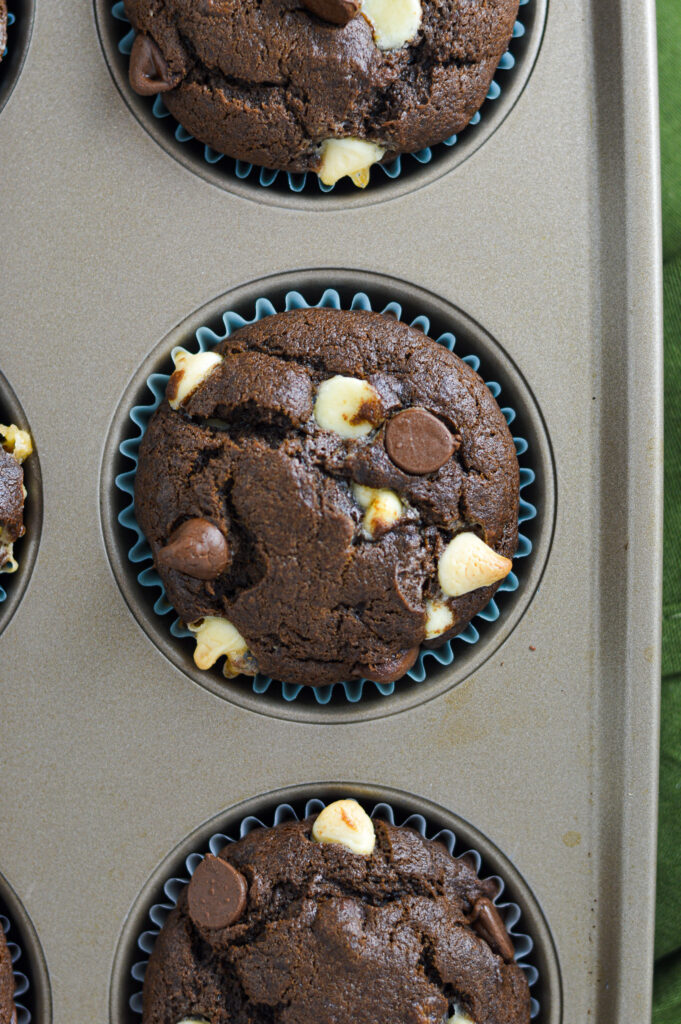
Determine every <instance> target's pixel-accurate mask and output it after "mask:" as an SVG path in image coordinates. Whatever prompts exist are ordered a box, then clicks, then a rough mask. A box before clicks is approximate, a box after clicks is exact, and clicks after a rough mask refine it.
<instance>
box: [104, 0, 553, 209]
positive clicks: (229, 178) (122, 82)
mask: <svg viewBox="0 0 681 1024" xmlns="http://www.w3.org/2000/svg"><path fill="white" fill-rule="evenodd" d="M93 5H94V14H95V23H96V26H97V35H98V38H99V43H100V46H101V50H102V54H103V57H104V60H105V62H106V65H107V68H108V70H109V73H110V75H111V78H112V79H113V82H114V84H115V86H116V89H117V90H118V92H119V93H120V95H121V98H122V99H123V101H124V103H125V105H126V106H127V108H128V110H129V112H130V113H131V114H132V116H133V117H134V118H135V120H136V121H137V122H138V123H139V124H140V126H141V127H142V128H143V129H144V131H145V132H146V133H147V135H149V136H150V137H151V138H152V139H153V140H154V142H156V143H157V145H158V146H160V147H161V149H163V150H164V151H165V153H166V154H167V155H168V156H170V157H172V158H173V159H174V160H176V161H177V162H178V163H179V164H181V165H182V166H183V167H184V168H185V169H186V170H188V171H190V172H191V173H192V174H194V175H197V176H198V177H200V178H203V180H204V181H207V182H209V183H210V184H212V185H214V186H216V187H217V188H219V189H221V190H222V191H227V192H232V193H234V194H235V195H237V196H239V197H241V198H242V199H248V200H250V201H251V202H255V203H264V204H265V205H271V206H277V207H283V208H285V209H290V210H307V211H311V210H314V211H315V212H316V211H320V212H333V211H339V210H356V209H359V208H362V207H367V206H373V205H376V204H377V203H382V202H389V201H390V200H391V199H396V198H399V197H401V196H404V195H408V194H411V193H412V192H415V191H418V190H419V189H421V188H423V187H425V186H427V185H430V184H432V183H433V182H435V181H437V180H438V179H439V178H441V177H443V176H444V175H445V174H448V173H449V172H451V171H453V170H454V169H455V168H457V167H459V166H460V165H461V164H463V163H464V162H465V161H466V160H468V159H469V158H470V157H471V156H473V154H474V153H476V152H477V151H478V150H479V149H480V148H481V147H482V146H483V145H484V144H485V143H486V142H487V141H488V140H489V139H490V138H491V137H492V135H494V134H495V132H496V131H497V129H498V128H500V127H501V125H502V124H503V123H504V122H505V120H506V118H507V117H508V116H509V115H510V114H511V112H512V111H513V108H514V107H515V105H516V103H517V102H518V100H519V99H520V97H521V96H522V94H523V92H524V90H525V87H526V85H527V83H528V82H529V80H530V78H531V77H532V73H533V71H534V67H535V65H536V63H537V59H538V57H539V53H540V51H541V47H542V42H543V39H544V34H545V32H546V24H547V19H548V10H549V0H530V3H528V5H527V6H528V8H529V14H528V19H527V20H528V21H529V27H528V28H527V30H526V32H525V35H524V36H523V39H522V42H523V45H524V48H525V50H526V52H524V53H523V56H522V64H523V67H522V68H517V69H514V71H515V74H514V75H513V78H512V80H511V81H510V82H509V83H508V84H507V85H506V86H505V87H504V89H502V92H501V95H500V96H499V98H498V99H497V100H494V101H493V107H492V109H491V110H489V109H487V110H486V111H485V117H484V120H483V122H481V123H480V124H479V125H475V126H474V127H475V130H474V131H473V132H469V127H470V125H469V126H467V127H466V128H464V129H462V133H461V138H459V139H458V141H457V143H456V145H455V146H453V147H452V148H451V149H448V150H446V151H445V152H438V153H437V154H436V156H435V157H434V159H433V160H431V161H430V162H429V163H427V164H423V165H420V166H414V167H409V168H408V169H407V171H406V172H405V171H404V170H403V171H402V173H401V174H399V175H398V176H397V177H396V178H395V179H386V180H381V179H378V180H377V179H376V178H374V181H373V182H372V183H370V184H369V186H368V187H367V188H366V189H364V190H361V189H357V188H355V187H354V186H350V185H346V184H345V183H342V185H341V187H340V188H338V189H337V190H334V192H331V193H328V194H325V193H322V192H320V191H319V190H318V189H317V186H316V185H315V186H314V188H315V191H314V192H313V194H312V195H309V194H306V193H300V194H298V193H295V192H292V191H290V190H289V189H288V188H283V187H282V188H279V187H278V186H277V184H275V185H274V186H272V187H269V188H265V187H263V186H261V185H259V184H254V183H252V182H249V181H248V180H240V179H239V178H238V177H237V176H236V174H235V173H234V172H233V171H228V172H226V173H225V172H224V171H222V172H221V171H220V169H219V165H211V164H209V163H208V162H207V161H206V160H204V159H203V158H202V157H200V156H197V155H196V154H195V153H194V151H193V148H192V147H193V145H194V143H193V142H192V143H191V144H190V146H187V145H181V144H180V143H178V142H177V141H176V140H175V138H174V137H173V135H172V134H170V135H169V132H168V129H167V128H166V127H165V126H164V124H163V121H159V120H158V119H157V118H155V117H154V115H153V114H152V113H151V104H150V103H149V98H148V97H142V96H138V95H137V94H136V93H135V92H134V91H133V90H132V88H131V87H130V84H129V82H128V73H127V69H128V59H127V57H125V56H124V55H123V54H121V53H120V52H119V50H118V41H117V39H115V38H114V32H113V24H114V22H115V18H114V17H113V15H112V13H111V0H93ZM485 103H487V101H485ZM487 106H488V107H489V103H487ZM165 120H174V119H173V118H172V117H170V118H166V119H165ZM174 123H176V122H174ZM467 132H468V134H465V133H467ZM445 148H446V147H445ZM436 149H437V150H442V145H440V144H437V146H436ZM405 159H408V156H407V157H405ZM414 163H415V162H414Z"/></svg>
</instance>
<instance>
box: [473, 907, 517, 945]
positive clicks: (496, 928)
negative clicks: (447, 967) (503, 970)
mask: <svg viewBox="0 0 681 1024" xmlns="http://www.w3.org/2000/svg"><path fill="white" fill-rule="evenodd" d="M471 924H472V926H473V928H474V930H475V931H476V932H477V933H478V935H479V936H480V938H481V939H484V940H485V942H486V943H487V944H488V946H490V947H491V948H492V949H493V950H494V952H495V953H498V954H499V956H502V957H503V958H504V960H506V961H511V960H512V959H513V954H514V952H515V950H514V948H513V943H512V942H511V939H510V936H509V934H508V932H507V931H506V925H505V924H504V922H503V921H502V919H501V915H500V914H499V911H498V910H497V908H496V907H495V906H494V904H493V903H492V901H491V900H488V899H487V897H485V896H483V897H481V898H480V899H479V900H476V901H475V904H474V906H473V913H472V914H471Z"/></svg>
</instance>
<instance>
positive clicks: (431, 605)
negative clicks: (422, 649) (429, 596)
mask: <svg viewBox="0 0 681 1024" xmlns="http://www.w3.org/2000/svg"><path fill="white" fill-rule="evenodd" d="M453 624H454V613H453V612H452V609H451V608H449V607H448V605H446V604H445V603H444V601H426V640H434V639H435V637H436V636H442V634H443V633H446V632H447V630H448V629H451V627H452V625H453Z"/></svg>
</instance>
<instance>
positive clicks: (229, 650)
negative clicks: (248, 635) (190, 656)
mask: <svg viewBox="0 0 681 1024" xmlns="http://www.w3.org/2000/svg"><path fill="white" fill-rule="evenodd" d="M188 628H189V629H190V630H191V632H192V633H195V634H196V649H195V651H194V663H195V664H196V665H197V667H198V668H200V669H208V668H211V667H212V666H213V665H214V664H215V662H216V661H217V660H218V658H222V657H223V656H224V657H226V658H227V661H226V663H225V667H224V669H223V672H224V675H225V676H226V677H227V679H230V678H232V677H233V676H237V675H241V674H242V673H244V674H246V675H254V674H255V671H256V669H255V664H254V662H253V661H252V659H251V658H250V655H249V651H248V644H247V643H246V641H245V640H244V638H243V637H242V635H241V633H240V632H239V631H238V629H237V628H236V626H233V625H232V623H231V622H230V621H229V619H221V618H219V617H218V616H216V615H207V616H206V617H205V618H204V619H199V621H198V622H190V623H189V625H188Z"/></svg>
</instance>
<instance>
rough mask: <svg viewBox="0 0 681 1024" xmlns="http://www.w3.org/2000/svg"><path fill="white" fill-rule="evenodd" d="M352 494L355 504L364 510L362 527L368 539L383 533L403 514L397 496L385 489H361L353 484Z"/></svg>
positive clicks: (402, 508)
mask: <svg viewBox="0 0 681 1024" xmlns="http://www.w3.org/2000/svg"><path fill="white" fill-rule="evenodd" d="M352 493H353V494H354V496H355V498H356V499H357V504H358V505H360V506H361V507H362V508H363V509H365V510H366V511H365V514H364V519H363V520H362V526H363V527H364V529H365V530H366V532H367V533H368V534H369V536H370V537H376V536H378V535H379V534H381V533H385V532H386V530H389V529H390V527H391V526H392V525H393V524H394V523H396V522H397V520H398V519H399V518H400V517H401V516H402V514H403V513H404V505H403V504H402V502H401V501H400V498H399V495H397V494H396V493H395V491H391V490H389V489H388V488H387V487H380V488H376V487H363V486H362V484H353V485H352Z"/></svg>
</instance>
